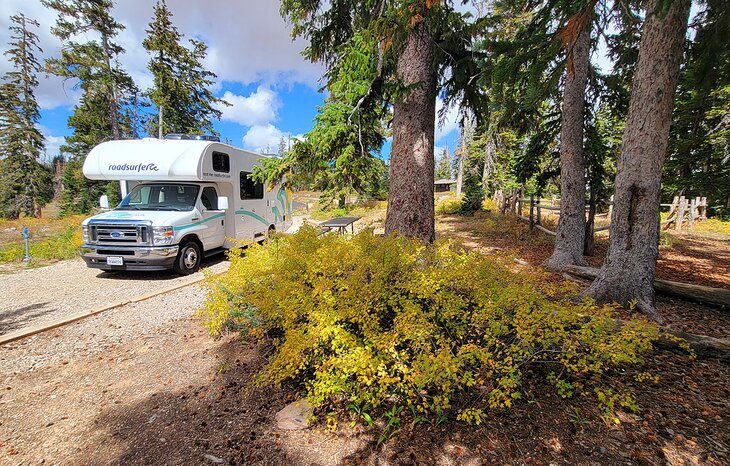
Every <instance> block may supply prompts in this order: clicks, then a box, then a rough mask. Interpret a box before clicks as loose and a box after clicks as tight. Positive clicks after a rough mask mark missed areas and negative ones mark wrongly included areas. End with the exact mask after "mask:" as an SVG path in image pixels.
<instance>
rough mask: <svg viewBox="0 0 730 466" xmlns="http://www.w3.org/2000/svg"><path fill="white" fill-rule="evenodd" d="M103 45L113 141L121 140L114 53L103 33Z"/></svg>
mask: <svg viewBox="0 0 730 466" xmlns="http://www.w3.org/2000/svg"><path fill="white" fill-rule="evenodd" d="M101 44H102V49H103V50H104V64H105V65H106V72H107V73H109V81H110V84H109V95H108V99H109V120H110V123H111V125H112V139H115V140H118V139H121V133H120V131H119V102H117V90H116V83H115V80H114V78H113V76H114V70H112V56H111V55H112V52H111V50H110V48H109V37H108V36H107V35H106V34H104V33H102V34H101Z"/></svg>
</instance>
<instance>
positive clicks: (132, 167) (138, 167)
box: [109, 163, 158, 172]
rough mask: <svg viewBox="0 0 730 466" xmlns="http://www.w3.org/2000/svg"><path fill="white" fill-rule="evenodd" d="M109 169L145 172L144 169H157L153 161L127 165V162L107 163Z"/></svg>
mask: <svg viewBox="0 0 730 466" xmlns="http://www.w3.org/2000/svg"><path fill="white" fill-rule="evenodd" d="M109 170H114V171H127V172H145V171H155V172H156V171H158V168H157V165H155V164H154V163H148V164H143V163H138V164H137V165H129V164H127V163H125V164H122V165H109Z"/></svg>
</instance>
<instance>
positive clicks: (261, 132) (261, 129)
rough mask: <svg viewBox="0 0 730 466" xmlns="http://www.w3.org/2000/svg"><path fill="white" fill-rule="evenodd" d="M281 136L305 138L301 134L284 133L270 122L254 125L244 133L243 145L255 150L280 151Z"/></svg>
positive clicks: (286, 138)
mask: <svg viewBox="0 0 730 466" xmlns="http://www.w3.org/2000/svg"><path fill="white" fill-rule="evenodd" d="M281 138H284V140H285V141H287V142H288V141H289V140H291V142H292V143H293V142H294V140H303V139H304V136H303V135H301V134H289V133H284V132H283V131H281V130H280V129H279V128H277V127H276V126H274V125H272V124H271V123H268V124H266V125H254V126H252V127H251V128H249V130H248V132H246V134H244V135H243V147H244V148H246V149H248V150H252V151H255V152H265V153H269V154H275V153H277V152H278V151H279V142H280V141H281Z"/></svg>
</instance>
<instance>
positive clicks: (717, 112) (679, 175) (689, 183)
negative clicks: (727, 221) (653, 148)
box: [662, 0, 730, 217]
mask: <svg viewBox="0 0 730 466" xmlns="http://www.w3.org/2000/svg"><path fill="white" fill-rule="evenodd" d="M703 3H704V7H705V8H704V10H703V11H700V12H699V13H698V15H697V16H696V17H695V18H694V19H693V21H692V23H693V27H694V28H695V30H696V33H695V35H694V40H693V41H692V42H688V47H687V48H686V50H685V54H686V57H687V63H686V65H685V66H684V67H683V69H682V71H681V74H680V81H679V86H678V90H677V103H676V108H675V111H674V121H673V123H672V132H671V136H670V143H669V153H668V154H667V161H666V163H665V165H664V176H663V178H662V182H663V186H662V188H663V191H664V194H665V196H666V197H667V198H668V199H671V198H672V197H673V196H675V195H677V194H678V193H679V192H680V191H684V195H685V196H686V197H688V198H690V197H694V196H704V197H707V202H708V210H709V211H710V214H711V215H713V214H714V215H718V216H726V217H727V216H730V146H729V145H728V135H730V48H729V47H728V46H727V44H728V43H730V7H729V5H728V2H727V0H708V1H707V2H703Z"/></svg>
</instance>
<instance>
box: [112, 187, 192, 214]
mask: <svg viewBox="0 0 730 466" xmlns="http://www.w3.org/2000/svg"><path fill="white" fill-rule="evenodd" d="M198 189H199V187H198V186H196V185H194V184H172V183H154V184H152V183H146V184H139V185H137V186H135V187H134V188H132V190H131V191H130V192H129V194H127V196H126V197H125V198H124V199H123V200H122V202H121V203H120V204H119V205H118V206H117V210H179V211H183V210H193V207H195V201H196V200H197V198H198Z"/></svg>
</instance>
